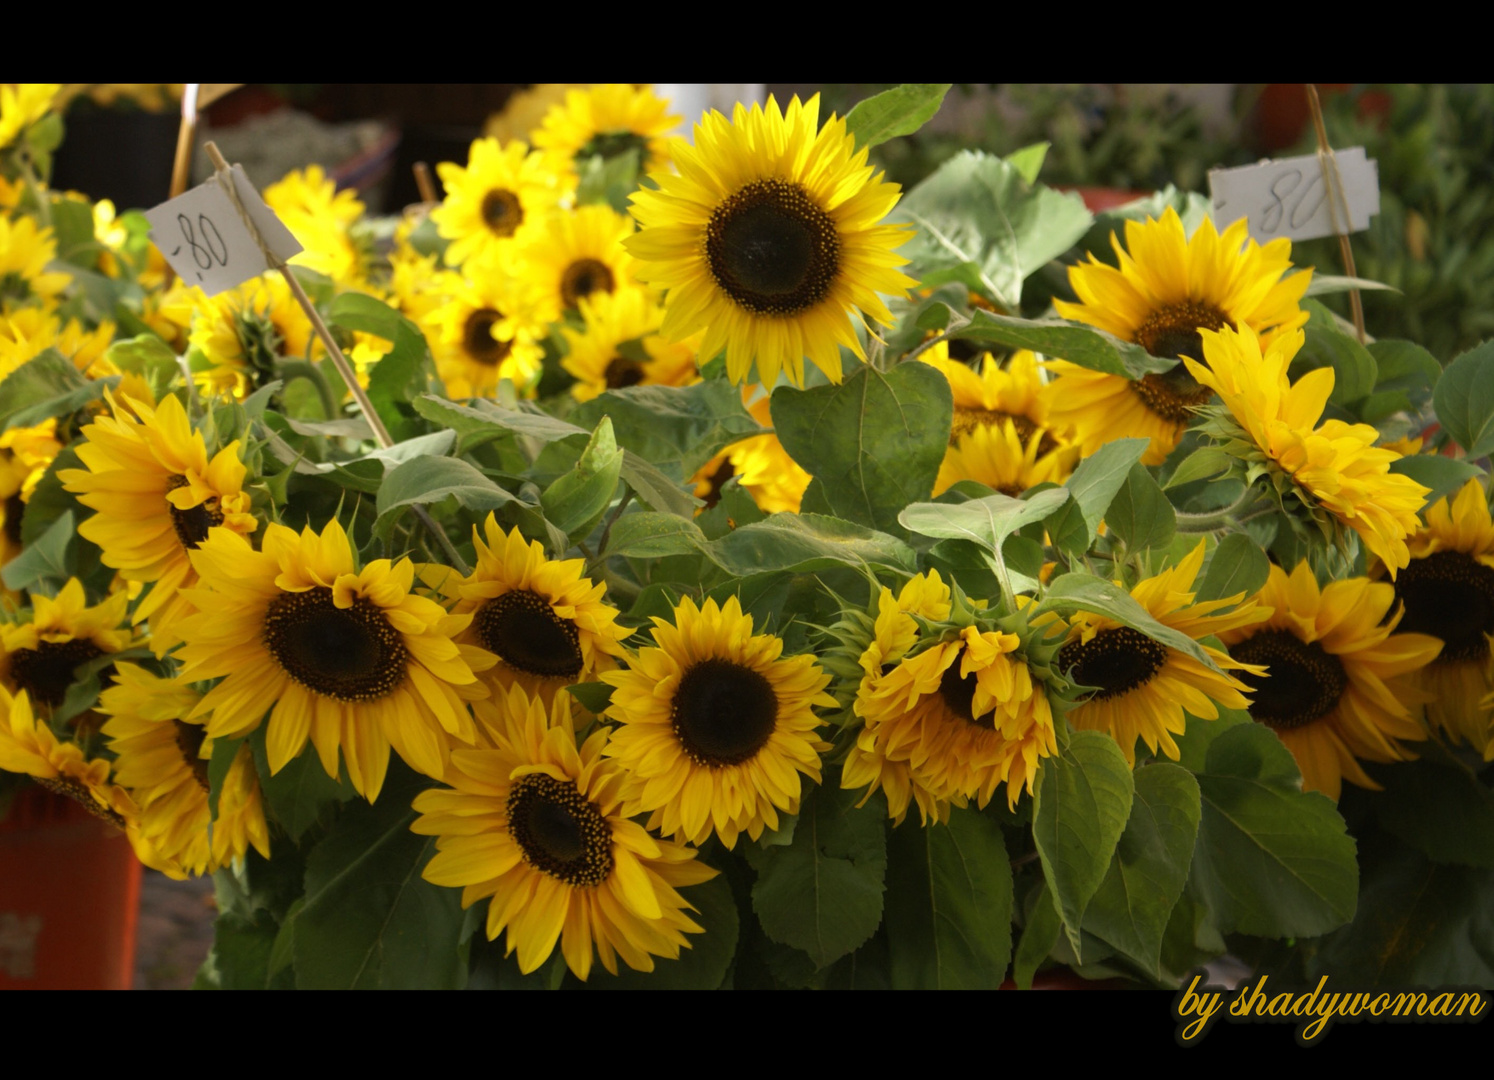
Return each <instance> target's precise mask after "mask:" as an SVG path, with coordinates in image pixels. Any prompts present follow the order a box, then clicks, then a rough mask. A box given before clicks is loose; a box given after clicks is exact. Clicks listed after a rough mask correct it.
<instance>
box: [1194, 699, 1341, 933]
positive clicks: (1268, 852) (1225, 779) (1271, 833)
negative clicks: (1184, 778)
mask: <svg viewBox="0 0 1494 1080" xmlns="http://www.w3.org/2000/svg"><path fill="white" fill-rule="evenodd" d="M1205 770H1206V771H1204V772H1202V773H1199V774H1198V786H1199V788H1200V790H1201V791H1202V793H1203V819H1202V822H1201V824H1200V826H1199V832H1198V846H1197V847H1196V848H1195V850H1194V853H1193V870H1192V876H1191V880H1192V883H1193V885H1192V888H1193V890H1194V891H1195V893H1196V894H1197V895H1198V896H1199V898H1200V899H1201V900H1203V901H1204V902H1205V903H1206V904H1207V905H1208V906H1209V908H1210V910H1211V911H1212V912H1213V913H1214V916H1215V918H1216V920H1217V921H1218V924H1219V929H1220V930H1221V931H1223V932H1224V933H1234V932H1239V933H1243V934H1255V935H1257V936H1258V937H1270V938H1284V937H1294V936H1295V937H1316V936H1317V935H1319V934H1324V933H1327V932H1328V931H1329V930H1332V929H1334V928H1336V927H1338V926H1342V925H1343V924H1344V923H1346V922H1348V921H1349V919H1350V918H1352V917H1353V915H1354V907H1355V904H1356V902H1357V893H1358V888H1359V867H1358V864H1357V863H1356V861H1355V849H1354V841H1353V839H1352V838H1350V837H1349V835H1348V833H1347V832H1346V830H1345V827H1344V819H1343V818H1342V817H1340V816H1339V813H1338V809H1337V807H1335V806H1334V805H1333V800H1331V799H1329V798H1328V797H1327V796H1326V795H1323V794H1321V793H1319V792H1316V791H1311V792H1304V791H1302V790H1301V775H1300V774H1299V773H1298V771H1297V763H1296V762H1295V761H1294V760H1293V758H1292V752H1291V751H1290V750H1288V749H1287V748H1286V747H1285V746H1283V745H1282V744H1281V740H1280V739H1278V738H1277V737H1276V735H1275V734H1274V733H1273V732H1272V731H1271V730H1270V729H1269V728H1267V727H1264V726H1262V725H1260V724H1239V725H1237V726H1235V727H1231V728H1228V729H1226V730H1225V731H1224V732H1223V733H1222V734H1220V735H1219V736H1218V737H1217V738H1215V739H1214V740H1213V742H1212V743H1210V745H1209V751H1208V756H1207V758H1206V761H1205Z"/></svg>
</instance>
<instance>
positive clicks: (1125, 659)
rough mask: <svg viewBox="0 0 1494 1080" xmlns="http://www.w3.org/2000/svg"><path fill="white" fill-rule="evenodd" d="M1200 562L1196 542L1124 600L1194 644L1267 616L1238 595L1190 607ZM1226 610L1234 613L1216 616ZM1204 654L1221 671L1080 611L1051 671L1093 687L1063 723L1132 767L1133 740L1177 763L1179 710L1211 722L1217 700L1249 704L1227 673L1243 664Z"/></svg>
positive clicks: (1208, 649) (1213, 652) (1242, 686)
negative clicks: (1099, 738)
mask: <svg viewBox="0 0 1494 1080" xmlns="http://www.w3.org/2000/svg"><path fill="white" fill-rule="evenodd" d="M1203 557H1204V542H1203V541H1199V544H1198V546H1197V547H1195V548H1194V549H1193V551H1192V552H1191V553H1190V554H1189V555H1188V556H1186V557H1185V558H1184V559H1183V560H1182V561H1181V562H1180V563H1178V565H1177V566H1175V567H1173V568H1172V569H1171V570H1164V571H1163V572H1162V573H1160V574H1157V575H1155V576H1153V577H1149V578H1146V579H1144V580H1142V581H1140V582H1138V583H1137V585H1136V587H1135V588H1134V589H1132V590H1131V598H1132V599H1133V600H1135V601H1136V602H1137V603H1138V604H1140V605H1141V606H1142V607H1143V608H1145V609H1146V611H1147V613H1148V614H1150V615H1151V616H1152V618H1154V619H1156V620H1157V621H1158V622H1160V623H1161V624H1162V625H1163V626H1166V627H1169V628H1171V629H1173V630H1177V631H1180V632H1181V633H1183V634H1186V635H1187V636H1188V637H1190V638H1192V639H1193V640H1194V641H1198V640H1200V639H1202V638H1206V637H1208V636H1209V635H1211V634H1221V635H1222V634H1224V633H1226V632H1227V631H1229V630H1233V629H1237V628H1239V627H1242V626H1254V625H1256V624H1257V623H1261V622H1264V621H1265V620H1266V619H1268V618H1270V617H1271V609H1270V608H1269V607H1263V606H1261V603H1260V602H1259V601H1257V600H1254V599H1251V600H1244V594H1243V593H1241V594H1239V595H1237V596H1231V597H1227V598H1225V599H1222V600H1207V601H1202V602H1199V603H1194V595H1195V594H1194V592H1193V582H1194V579H1195V578H1197V576H1198V571H1199V569H1200V568H1201V567H1202V566H1203ZM1242 601H1244V602H1242ZM1236 605H1238V606H1236ZM1230 607H1233V608H1234V610H1233V611H1223V610H1221V609H1224V608H1230ZM1203 651H1204V653H1205V654H1206V655H1207V656H1208V657H1209V659H1210V660H1212V661H1213V662H1214V664H1215V665H1216V666H1217V667H1218V668H1220V669H1221V670H1218V671H1216V670H1214V669H1212V668H1210V667H1209V666H1208V665H1206V664H1204V663H1202V662H1201V661H1199V660H1197V659H1195V658H1194V657H1192V656H1189V655H1188V654H1186V653H1183V652H1180V651H1178V650H1177V649H1173V648H1169V647H1168V646H1166V645H1163V644H1162V643H1161V642H1159V641H1155V640H1153V639H1152V638H1149V637H1147V636H1146V635H1145V634H1143V633H1141V632H1140V631H1139V630H1133V629H1131V628H1130V627H1128V626H1121V625H1119V624H1118V623H1116V622H1115V621H1114V620H1113V619H1109V618H1106V617H1105V616H1102V615H1095V614H1091V613H1090V612H1079V613H1078V614H1076V615H1074V616H1073V617H1072V618H1070V619H1069V632H1068V636H1067V639H1066V641H1065V642H1064V645H1063V647H1062V648H1061V649H1059V651H1058V655H1057V657H1056V658H1055V667H1056V668H1057V669H1058V670H1059V671H1061V672H1063V673H1064V675H1065V677H1066V678H1068V680H1069V681H1070V682H1071V683H1073V684H1074V685H1076V686H1092V687H1095V691H1094V693H1093V694H1092V695H1090V696H1089V697H1088V698H1087V699H1082V700H1081V703H1080V704H1079V705H1078V707H1077V708H1075V709H1073V710H1072V711H1071V712H1070V713H1069V714H1068V717H1069V722H1070V723H1071V724H1073V725H1074V727H1076V728H1080V729H1083V730H1088V731H1103V732H1106V733H1107V734H1109V735H1110V736H1111V737H1112V738H1114V739H1115V741H1116V742H1117V743H1119V744H1120V748H1121V751H1122V752H1123V753H1124V754H1125V755H1126V761H1127V762H1128V763H1129V764H1131V765H1135V764H1136V740H1137V739H1138V738H1140V739H1142V740H1143V741H1145V743H1146V745H1147V748H1148V749H1149V750H1151V751H1152V753H1156V752H1157V751H1158V750H1159V749H1160V750H1161V752H1162V753H1164V754H1166V755H1167V756H1168V757H1170V758H1172V759H1173V760H1174V761H1176V760H1177V758H1178V746H1177V743H1176V742H1174V741H1173V738H1172V737H1173V735H1181V734H1182V733H1183V730H1184V727H1185V724H1186V721H1185V720H1184V717H1183V711H1184V710H1185V709H1186V710H1187V711H1188V712H1189V713H1191V714H1193V715H1194V716H1196V717H1199V718H1200V719H1203V720H1217V719H1218V718H1219V710H1218V707H1217V706H1216V704H1215V703H1216V702H1217V703H1218V704H1219V705H1223V706H1224V707H1225V708H1227V709H1243V708H1245V707H1246V706H1247V705H1248V704H1249V703H1248V702H1247V701H1246V700H1245V698H1244V696H1243V695H1242V691H1248V690H1249V685H1247V684H1246V683H1243V682H1241V681H1240V679H1239V678H1237V677H1236V676H1234V675H1231V674H1229V672H1230V671H1239V670H1242V669H1243V668H1244V666H1245V665H1244V664H1243V663H1241V662H1238V661H1236V660H1232V659H1230V657H1229V656H1227V655H1225V654H1224V653H1223V652H1222V651H1221V650H1219V649H1216V648H1214V647H1212V646H1210V645H1205V646H1203ZM1256 670H1257V671H1258V670H1259V669H1256Z"/></svg>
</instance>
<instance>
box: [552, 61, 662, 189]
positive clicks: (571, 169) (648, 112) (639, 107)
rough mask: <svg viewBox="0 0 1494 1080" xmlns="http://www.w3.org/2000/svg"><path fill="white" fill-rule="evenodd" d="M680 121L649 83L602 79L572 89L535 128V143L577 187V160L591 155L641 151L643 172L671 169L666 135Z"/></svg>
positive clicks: (608, 158)
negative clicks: (603, 80)
mask: <svg viewBox="0 0 1494 1080" xmlns="http://www.w3.org/2000/svg"><path fill="white" fill-rule="evenodd" d="M679 123H680V118H679V117H678V116H675V115H674V114H672V113H671V112H670V111H669V102H668V101H666V100H665V99H664V98H661V97H659V96H658V95H657V94H655V93H654V92H653V90H651V89H650V88H649V87H647V86H644V87H636V88H635V87H632V86H629V85H628V84H627V83H601V84H598V85H596V86H593V87H590V88H588V89H584V90H583V89H577V90H569V91H567V92H566V95H565V100H564V102H562V103H559V104H555V105H552V106H551V107H550V109H549V110H548V111H547V112H546V113H545V115H544V119H543V120H541V121H540V125H539V127H537V128H536V129H535V130H534V145H535V146H536V147H537V148H538V149H540V150H543V151H544V153H545V158H546V161H547V162H548V165H549V168H550V170H551V171H552V172H555V173H558V174H561V175H564V176H567V177H570V178H571V179H570V185H571V186H572V187H574V186H575V182H576V181H575V177H576V170H577V165H578V163H584V162H586V161H587V160H588V159H590V158H592V157H601V158H602V159H604V160H606V161H611V160H612V159H613V158H616V157H618V156H620V155H622V154H626V153H627V152H629V151H630V150H636V151H637V152H638V165H639V172H640V173H654V172H661V171H662V170H664V169H667V168H668V167H669V145H668V140H667V139H666V138H665V136H667V135H668V134H669V133H670V132H671V131H673V130H674V129H675V128H676V127H678V126H679Z"/></svg>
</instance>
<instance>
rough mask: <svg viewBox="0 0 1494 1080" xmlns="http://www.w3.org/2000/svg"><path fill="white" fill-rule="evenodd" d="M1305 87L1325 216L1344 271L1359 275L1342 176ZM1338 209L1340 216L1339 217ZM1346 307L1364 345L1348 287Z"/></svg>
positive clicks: (1312, 94)
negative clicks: (1324, 195) (1335, 237)
mask: <svg viewBox="0 0 1494 1080" xmlns="http://www.w3.org/2000/svg"><path fill="white" fill-rule="evenodd" d="M1303 85H1304V86H1306V87H1307V107H1308V108H1309V109H1310V110H1311V111H1312V126H1313V129H1314V130H1315V131H1316V132H1317V136H1318V164H1319V166H1320V167H1321V168H1322V170H1323V186H1324V187H1325V188H1326V189H1327V195H1328V218H1329V220H1330V221H1331V222H1332V224H1333V231H1334V232H1336V233H1337V234H1338V250H1339V254H1340V255H1342V256H1343V260H1344V272H1345V273H1346V274H1348V275H1349V276H1350V277H1351V278H1355V277H1358V276H1359V273H1358V271H1357V270H1355V269H1354V249H1353V247H1352V246H1351V245H1350V244H1349V228H1350V223H1351V219H1350V217H1349V200H1348V198H1347V197H1345V195H1344V181H1343V177H1342V176H1340V175H1339V172H1338V161H1337V160H1336V159H1335V158H1334V156H1333V148H1332V147H1331V146H1329V145H1328V129H1327V128H1326V127H1325V126H1324V125H1323V104H1322V102H1321V101H1319V100H1318V88H1317V87H1316V86H1315V85H1313V84H1312V83H1304V84H1303ZM1340 210H1342V217H1340V216H1339V215H1340ZM1349 308H1350V310H1351V311H1352V312H1353V314H1354V333H1355V334H1357V335H1358V336H1359V344H1361V345H1363V344H1364V304H1363V302H1362V301H1361V300H1360V299H1359V290H1358V289H1350V290H1349Z"/></svg>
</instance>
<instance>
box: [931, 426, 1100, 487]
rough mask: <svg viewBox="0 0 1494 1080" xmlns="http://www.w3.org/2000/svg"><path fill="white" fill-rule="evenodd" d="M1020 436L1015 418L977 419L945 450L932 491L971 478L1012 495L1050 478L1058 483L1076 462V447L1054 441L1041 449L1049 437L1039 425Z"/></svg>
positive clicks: (1019, 429) (1067, 476) (1067, 474)
mask: <svg viewBox="0 0 1494 1080" xmlns="http://www.w3.org/2000/svg"><path fill="white" fill-rule="evenodd" d="M1023 439H1024V436H1023V435H1022V434H1021V428H1020V427H1019V426H1018V424H1017V421H1016V420H1014V419H1013V418H1011V417H1006V418H1005V419H1003V420H1001V421H1000V422H999V423H997V424H980V425H977V426H975V427H972V428H971V430H970V431H969V433H968V434H966V435H964V436H962V437H961V438H960V440H959V441H958V442H957V443H956V444H955V445H953V446H951V447H950V448H949V449H948V450H946V451H945V452H944V462H943V464H941V465H940V466H939V477H938V479H937V480H936V481H935V483H934V494H935V495H942V494H944V492H946V491H948V490H949V489H950V488H951V487H952V486H954V484H956V483H958V482H959V481H961V480H974V481H975V482H976V483H979V484H985V485H986V486H987V487H989V488H991V489H993V490H995V491H999V492H1001V493H1002V494H1004V495H1010V496H1011V497H1012V498H1018V497H1020V496H1021V494H1022V493H1023V492H1024V491H1026V490H1027V489H1028V488H1030V487H1033V486H1035V485H1037V484H1041V483H1044V482H1048V481H1051V482H1052V483H1055V484H1061V483H1063V482H1064V481H1065V480H1067V479H1068V478H1069V474H1070V473H1072V472H1073V471H1074V466H1075V465H1076V464H1078V462H1079V447H1078V446H1076V445H1070V446H1064V445H1058V444H1055V445H1053V446H1052V448H1051V449H1049V450H1047V452H1046V453H1045V452H1043V444H1044V441H1045V440H1046V441H1048V442H1050V443H1051V442H1052V439H1051V437H1049V436H1048V434H1047V432H1045V431H1043V430H1042V429H1041V428H1034V429H1032V430H1031V431H1030V433H1029V434H1028V435H1026V436H1025V439H1026V444H1025V445H1024V444H1023Z"/></svg>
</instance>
